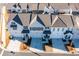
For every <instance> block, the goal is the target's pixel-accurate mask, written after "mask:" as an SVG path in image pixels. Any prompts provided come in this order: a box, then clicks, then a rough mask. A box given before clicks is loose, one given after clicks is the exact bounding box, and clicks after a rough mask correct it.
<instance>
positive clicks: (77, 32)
mask: <svg viewBox="0 0 79 59" xmlns="http://www.w3.org/2000/svg"><path fill="white" fill-rule="evenodd" d="M11 22H14V21H13V20H11V21H10V22H9V23H8V30H9V32H10V34H11V35H13V36H17V37H23V36H24V34H22V33H21V31H22V30H23V26H21V25H19V24H17V23H16V24H17V30H13V29H12V28H11V27H10V25H11ZM67 29H70V30H71V29H72V28H64V27H59V29H58V28H57V27H56V28H54V27H52V28H51V32H52V33H51V35H50V38H63V37H64V32H65V31H66V30H67ZM73 33H74V34H73V39H78V38H79V29H73ZM43 35H44V34H43V31H32V30H30V33H29V36H31V37H33V38H35V37H36V38H41V37H43Z"/></svg>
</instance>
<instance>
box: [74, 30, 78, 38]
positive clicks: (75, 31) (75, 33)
mask: <svg viewBox="0 0 79 59" xmlns="http://www.w3.org/2000/svg"><path fill="white" fill-rule="evenodd" d="M73 32H74V35H73V39H79V29H74V30H73Z"/></svg>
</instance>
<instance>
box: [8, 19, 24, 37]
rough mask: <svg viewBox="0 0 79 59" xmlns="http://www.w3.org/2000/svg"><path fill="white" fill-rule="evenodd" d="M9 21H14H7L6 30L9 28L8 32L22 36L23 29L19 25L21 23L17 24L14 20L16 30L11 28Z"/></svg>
mask: <svg viewBox="0 0 79 59" xmlns="http://www.w3.org/2000/svg"><path fill="white" fill-rule="evenodd" d="M11 22H15V21H13V20H11V21H10V22H9V23H8V30H9V32H10V34H11V35H14V36H22V35H23V34H21V31H22V30H23V26H21V25H19V24H18V23H16V22H15V23H16V24H17V30H13V28H11V27H10V25H11Z"/></svg>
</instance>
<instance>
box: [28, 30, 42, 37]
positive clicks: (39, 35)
mask: <svg viewBox="0 0 79 59" xmlns="http://www.w3.org/2000/svg"><path fill="white" fill-rule="evenodd" d="M29 35H30V36H31V37H34V38H41V37H42V36H43V31H30V34H29Z"/></svg>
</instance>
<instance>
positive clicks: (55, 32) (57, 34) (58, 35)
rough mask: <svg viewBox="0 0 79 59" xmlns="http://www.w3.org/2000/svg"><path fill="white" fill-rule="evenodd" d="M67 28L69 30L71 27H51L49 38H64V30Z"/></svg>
mask: <svg viewBox="0 0 79 59" xmlns="http://www.w3.org/2000/svg"><path fill="white" fill-rule="evenodd" d="M67 29H69V30H71V29H72V28H64V27H59V30H58V28H51V32H52V33H51V35H50V38H64V32H65V31H66V30H67Z"/></svg>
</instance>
